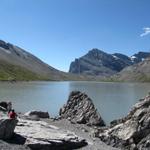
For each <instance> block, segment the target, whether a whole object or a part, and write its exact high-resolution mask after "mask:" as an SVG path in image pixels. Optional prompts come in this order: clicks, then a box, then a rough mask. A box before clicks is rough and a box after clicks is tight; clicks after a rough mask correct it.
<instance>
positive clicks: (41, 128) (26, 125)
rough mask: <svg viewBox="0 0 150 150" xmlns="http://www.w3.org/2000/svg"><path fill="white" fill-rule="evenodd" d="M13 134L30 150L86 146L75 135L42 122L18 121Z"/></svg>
mask: <svg viewBox="0 0 150 150" xmlns="http://www.w3.org/2000/svg"><path fill="white" fill-rule="evenodd" d="M15 133H16V134H17V135H20V136H21V137H22V138H24V139H25V140H24V145H27V146H28V147H30V148H31V149H32V150H49V149H52V150H57V149H58V150H59V149H60V150H61V149H74V148H79V147H82V146H85V145H87V142H86V141H85V139H82V138H80V137H78V136H77V135H75V133H73V132H70V131H66V130H62V129H60V128H58V127H56V126H52V125H49V124H48V123H46V122H44V121H32V120H25V119H19V122H18V125H17V127H16V128H15Z"/></svg>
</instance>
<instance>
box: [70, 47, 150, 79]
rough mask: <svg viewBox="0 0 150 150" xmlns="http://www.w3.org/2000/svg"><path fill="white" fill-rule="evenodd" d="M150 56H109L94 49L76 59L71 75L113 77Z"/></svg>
mask: <svg viewBox="0 0 150 150" xmlns="http://www.w3.org/2000/svg"><path fill="white" fill-rule="evenodd" d="M148 56H150V53H147V52H146V53H145V52H139V53H138V54H135V55H133V56H131V57H128V56H126V55H123V54H120V53H115V54H108V53H105V52H104V51H101V50H99V49H92V50H90V51H89V52H88V53H87V54H86V55H84V56H82V57H80V58H78V59H75V61H73V62H72V63H71V64H70V69H69V72H70V73H74V74H83V75H93V76H111V75H114V74H116V73H118V72H120V71H121V70H122V69H124V68H125V67H127V66H130V65H133V64H136V63H138V62H140V61H143V60H144V59H145V58H147V57H148Z"/></svg>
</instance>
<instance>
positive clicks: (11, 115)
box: [9, 112, 17, 119]
mask: <svg viewBox="0 0 150 150" xmlns="http://www.w3.org/2000/svg"><path fill="white" fill-rule="evenodd" d="M16 116H17V115H16V113H15V112H10V113H9V118H11V119H15V118H16Z"/></svg>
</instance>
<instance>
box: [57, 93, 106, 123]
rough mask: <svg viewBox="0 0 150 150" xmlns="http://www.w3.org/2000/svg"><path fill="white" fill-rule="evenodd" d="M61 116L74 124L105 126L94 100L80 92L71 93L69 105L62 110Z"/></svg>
mask: <svg viewBox="0 0 150 150" xmlns="http://www.w3.org/2000/svg"><path fill="white" fill-rule="evenodd" d="M59 115H60V116H61V117H62V118H65V119H68V120H70V121H71V122H74V123H80V124H88V125H96V126H104V125H105V123H104V121H103V120H102V118H101V116H100V114H99V113H98V111H97V110H96V109H95V107H94V104H93V102H92V100H91V99H90V98H89V97H88V96H87V95H86V94H85V93H81V92H80V91H73V92H71V93H70V96H69V98H68V101H67V104H66V105H64V106H63V107H62V108H61V109H60V111H59Z"/></svg>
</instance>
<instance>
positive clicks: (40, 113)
mask: <svg viewBox="0 0 150 150" xmlns="http://www.w3.org/2000/svg"><path fill="white" fill-rule="evenodd" d="M25 116H27V117H32V116H36V117H38V118H49V117H50V116H49V113H48V112H43V111H34V110H33V111H29V112H27V113H25Z"/></svg>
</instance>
